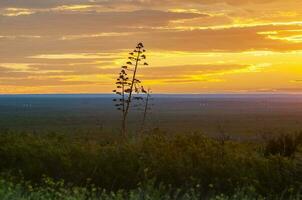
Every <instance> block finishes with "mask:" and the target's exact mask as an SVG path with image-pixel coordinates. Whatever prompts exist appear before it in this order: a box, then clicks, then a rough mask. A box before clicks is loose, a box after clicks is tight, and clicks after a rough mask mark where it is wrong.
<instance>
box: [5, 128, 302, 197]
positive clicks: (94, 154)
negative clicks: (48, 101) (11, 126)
mask: <svg viewBox="0 0 302 200" xmlns="http://www.w3.org/2000/svg"><path fill="white" fill-rule="evenodd" d="M258 148H259V147H258V145H257V144H253V143H243V142H242V143H240V142H232V141H227V142H225V143H224V144H223V145H222V144H221V143H219V142H218V141H215V140H214V139H210V138H207V137H205V136H203V135H202V134H187V135H176V136H167V135H164V134H154V135H150V136H146V137H143V138H141V139H131V140H129V141H124V140H120V138H116V139H115V140H104V139H102V138H98V139H96V137H95V136H94V137H93V139H92V140H89V139H87V138H85V139H82V138H78V137H77V138H73V137H70V136H61V135H55V134H53V135H44V136H42V135H30V134H22V135H20V134H6V135H1V136H0V172H2V174H3V175H4V176H5V175H7V176H9V177H11V176H13V177H16V178H20V177H21V178H24V179H25V180H28V181H31V182H32V183H34V184H41V179H42V178H43V177H44V176H47V177H51V178H53V179H54V180H61V179H62V180H64V181H65V182H67V183H70V184H72V185H74V186H80V187H85V186H86V185H87V183H89V184H93V185H95V186H97V187H100V188H104V189H106V190H108V191H119V190H126V191H129V190H133V189H135V188H137V187H138V185H139V184H145V183H146V182H147V181H149V180H154V181H155V184H156V185H160V184H163V185H166V186H170V187H171V188H174V189H177V188H181V189H182V190H183V191H187V190H189V189H190V188H195V187H196V186H197V185H198V191H199V192H200V193H202V194H212V193H224V194H225V195H231V194H233V193H234V192H235V190H236V188H245V187H249V186H252V187H253V188H254V189H255V191H256V192H257V193H259V194H261V195H265V196H269V195H275V194H280V193H281V192H282V191H286V192H285V194H284V195H291V194H293V193H295V192H297V191H298V190H299V189H300V186H301V182H302V180H301V176H298V175H297V174H298V173H299V172H300V171H299V169H298V168H297V166H298V165H296V160H294V159H289V158H286V157H283V156H280V155H275V156H264V155H263V154H262V153H261V152H259V151H257V149H258ZM299 177H300V178H299Z"/></svg>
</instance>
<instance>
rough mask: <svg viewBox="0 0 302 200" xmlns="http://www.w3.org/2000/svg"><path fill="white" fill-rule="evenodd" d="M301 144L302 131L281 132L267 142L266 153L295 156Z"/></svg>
mask: <svg viewBox="0 0 302 200" xmlns="http://www.w3.org/2000/svg"><path fill="white" fill-rule="evenodd" d="M301 145H302V133H299V134H281V135H279V136H278V137H274V138H271V139H269V140H268V141H267V142H266V145H265V154H266V155H281V156H286V157H293V156H295V153H296V152H297V151H298V148H299V147H300V146H301Z"/></svg>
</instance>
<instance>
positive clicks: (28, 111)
mask: <svg viewBox="0 0 302 200" xmlns="http://www.w3.org/2000/svg"><path fill="white" fill-rule="evenodd" d="M113 98H114V96H113V95H111V94H100V95H98V94H91V95H1V96H0V129H2V130H11V131H17V132H39V133H48V132H59V133H70V134H72V133H78V132H82V133H83V132H87V133H91V132H92V133H98V132H101V131H103V132H104V131H105V132H118V131H119V127H120V121H119V119H120V117H119V115H120V113H119V112H118V111H117V110H115V108H114V103H113V102H112V99H113ZM152 104H153V105H152V109H151V110H150V112H149V113H148V116H147V124H146V129H154V128H159V129H161V130H163V131H167V132H171V133H185V132H194V131H197V132H203V133H205V134H207V135H217V134H221V133H226V134H229V135H231V136H234V137H239V138H240V137H252V138H253V137H259V136H261V135H262V134H271V133H272V134H275V133H283V132H286V133H287V132H297V131H300V130H302V95H298V94H244V95H241V94H204V95H160V94H155V95H153V100H152ZM133 109H134V112H132V113H131V116H130V120H129V126H130V130H132V132H134V131H135V130H136V129H137V128H138V127H139V124H140V119H141V115H142V113H141V112H142V111H140V110H139V109H138V108H133Z"/></svg>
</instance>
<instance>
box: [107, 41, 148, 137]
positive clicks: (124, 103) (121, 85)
mask: <svg viewBox="0 0 302 200" xmlns="http://www.w3.org/2000/svg"><path fill="white" fill-rule="evenodd" d="M145 52H146V50H145V49H144V45H143V43H139V44H138V45H137V46H136V48H135V49H134V50H133V51H132V52H130V53H129V55H130V56H129V57H128V61H127V63H126V65H125V66H122V68H121V72H120V74H119V77H118V79H117V82H116V88H117V89H116V90H113V92H115V93H116V94H117V95H119V96H120V98H119V99H114V100H113V101H115V102H116V104H115V106H116V108H117V109H118V110H120V111H121V112H122V134H123V136H126V135H127V117H128V114H129V109H130V106H131V103H132V100H133V99H135V100H143V98H142V97H140V96H136V97H135V96H134V93H136V94H139V93H140V92H143V93H144V91H143V87H141V86H140V84H141V81H140V80H139V79H138V78H137V72H138V68H139V66H141V65H144V66H148V63H146V62H145V60H146V55H145ZM127 72H129V73H131V75H130V77H131V78H129V76H128V73H127Z"/></svg>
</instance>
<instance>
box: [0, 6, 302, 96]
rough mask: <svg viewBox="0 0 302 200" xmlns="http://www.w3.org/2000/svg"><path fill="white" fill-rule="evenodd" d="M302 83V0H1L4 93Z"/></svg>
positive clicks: (0, 84)
mask: <svg viewBox="0 0 302 200" xmlns="http://www.w3.org/2000/svg"><path fill="white" fill-rule="evenodd" d="M141 41H142V42H144V44H145V47H146V49H147V51H148V52H147V59H148V62H149V64H150V66H148V67H142V68H141V69H139V70H140V71H139V73H140V77H141V80H142V81H143V84H144V85H145V87H151V88H152V89H153V91H154V92H155V93H236V92H252V93H254V92H291V93H296V92H302V2H301V0H185V1H184V0H23V1H22V0H1V1H0V93H2V94H15V93H108V92H111V91H112V89H114V88H115V86H114V83H115V79H116V76H117V73H118V72H119V68H120V66H121V65H123V64H124V63H125V62H126V60H125V59H126V58H127V57H128V55H127V52H128V51H129V50H132V49H133V48H134V47H135V45H136V44H137V43H138V42H141Z"/></svg>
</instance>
